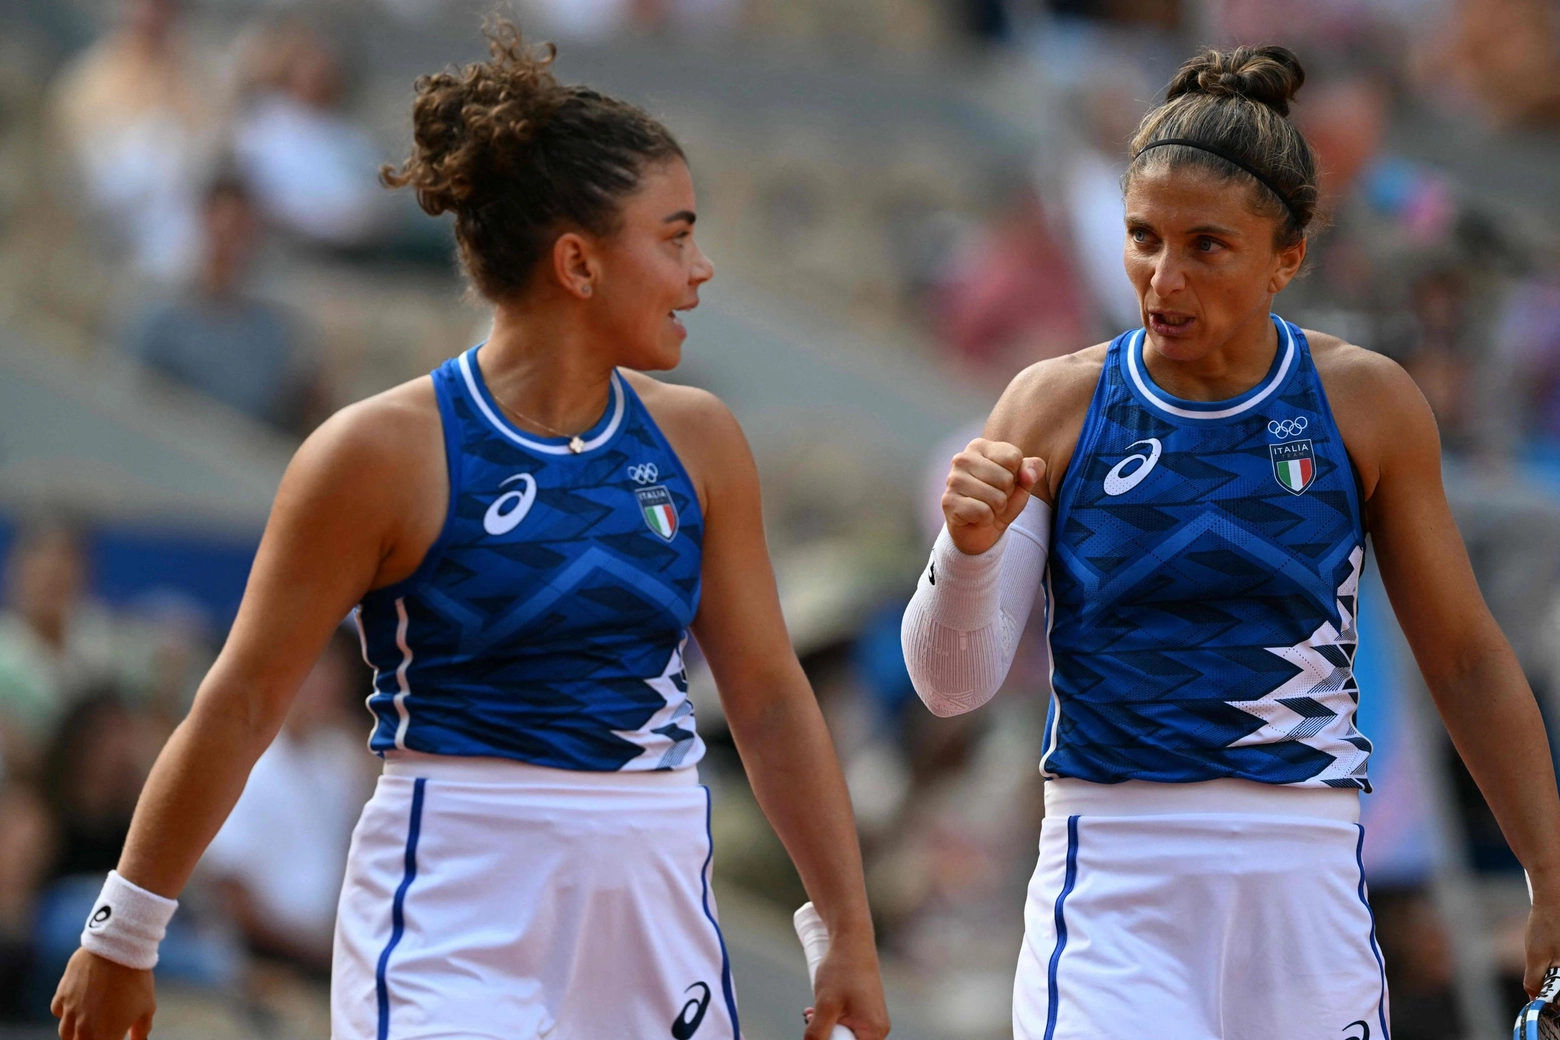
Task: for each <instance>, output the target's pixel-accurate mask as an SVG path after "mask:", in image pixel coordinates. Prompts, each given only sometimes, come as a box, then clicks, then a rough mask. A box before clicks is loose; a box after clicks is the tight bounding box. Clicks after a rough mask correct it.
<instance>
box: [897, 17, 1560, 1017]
mask: <svg viewBox="0 0 1560 1040" xmlns="http://www.w3.org/2000/svg"><path fill="white" fill-rule="evenodd" d="M1304 78H1305V77H1304V72H1303V71H1302V69H1301V67H1300V63H1299V62H1298V61H1297V60H1296V58H1295V56H1294V55H1293V54H1292V53H1290V52H1289V51H1288V50H1285V49H1284V48H1282V47H1260V48H1244V47H1243V48H1239V49H1236V50H1234V51H1229V52H1217V51H1207V52H1204V53H1203V54H1201V55H1199V56H1198V57H1196V58H1193V59H1192V60H1190V61H1188V62H1187V63H1186V64H1185V65H1184V66H1182V68H1181V69H1180V71H1179V72H1178V73H1177V74H1176V76H1175V78H1174V79H1173V80H1172V81H1171V83H1170V87H1169V90H1168V92H1167V96H1166V99H1165V102H1164V104H1162V105H1160V106H1159V107H1158V108H1156V109H1154V110H1153V111H1152V112H1150V113H1149V114H1148V115H1147V116H1146V117H1145V118H1144V120H1143V122H1142V124H1141V125H1140V126H1139V128H1138V130H1137V133H1136V134H1135V136H1134V138H1133V140H1132V142H1131V149H1130V156H1131V162H1130V165H1129V166H1128V169H1127V173H1126V176H1125V178H1124V181H1123V186H1124V192H1125V202H1126V236H1125V246H1124V256H1125V263H1126V272H1127V276H1128V277H1129V278H1130V279H1131V281H1132V284H1133V285H1134V286H1135V287H1136V289H1137V293H1138V299H1139V301H1140V305H1141V311H1142V321H1143V327H1142V328H1140V329H1137V330H1134V331H1131V332H1126V333H1123V334H1122V335H1120V336H1118V337H1117V338H1116V339H1114V340H1112V341H1111V342H1109V343H1106V344H1101V345H1099V346H1094V347H1090V348H1088V349H1086V350H1081V351H1079V352H1078V353H1076V354H1072V355H1069V356H1066V357H1061V358H1056V359H1054V360H1049V361H1044V362H1041V363H1040V364H1037V365H1034V366H1033V367H1031V368H1029V369H1026V370H1025V371H1023V372H1021V373H1020V374H1019V375H1018V376H1017V378H1015V379H1014V380H1013V382H1012V384H1011V385H1010V386H1009V387H1008V389H1007V392H1006V393H1005V394H1004V395H1003V397H1002V399H1001V401H1000V402H999V403H998V405H997V407H996V409H995V410H994V411H993V413H992V415H991V418H990V420H989V422H988V423H987V426H986V429H985V436H984V437H982V438H980V439H978V440H975V441H972V442H971V443H970V445H969V446H968V447H967V448H966V449H965V450H964V451H962V452H960V453H959V454H958V456H956V457H955V458H954V460H953V465H952V470H951V472H950V473H949V476H948V482H947V491H946V493H945V494H944V495H943V499H942V505H943V511H944V513H945V516H946V520H947V525H946V528H945V530H944V531H943V532H942V534H941V535H939V537H938V539H937V544H936V546H935V548H934V549H933V551H932V558H931V562H930V564H929V566H928V567H927V569H926V571H925V572H924V573H923V575H922V578H921V581H920V585H919V588H918V589H917V592H916V594H915V597H914V599H913V600H912V602H911V604H910V606H909V608H908V609H907V610H906V613H905V620H904V628H903V641H904V647H905V652H906V657H907V659H908V661H909V663H910V668H911V674H912V676H913V677H914V680H915V684H916V688H917V689H918V690H919V691H920V694H921V697H922V698H923V699H924V700H925V701H926V703H927V705H928V706H929V707H930V708H931V709H932V710H933V711H934V712H936V713H937V714H939V715H951V714H956V713H959V712H964V711H970V710H971V709H973V708H976V707H978V706H979V705H980V704H982V703H984V702H985V701H986V700H987V699H988V698H990V697H991V696H992V694H993V693H995V691H996V689H997V687H998V686H999V685H1000V684H1001V682H1002V680H1003V678H1004V676H1005V675H1006V673H1007V670H1008V666H1009V664H1010V662H1011V659H1012V655H1013V650H1014V644H1015V643H1016V641H1017V637H1018V633H1019V632H1020V631H1021V630H1022V629H1023V627H1024V623H1025V620H1026V619H1027V617H1028V615H1029V614H1030V612H1031V610H1032V609H1034V608H1035V605H1036V603H1037V601H1038V602H1039V603H1041V604H1042V605H1041V607H1040V609H1046V610H1048V612H1049V616H1048V618H1047V620H1048V627H1049V632H1050V646H1051V656H1052V662H1053V668H1054V675H1053V682H1052V690H1053V692H1052V700H1051V705H1050V712H1049V718H1048V721H1047V726H1046V738H1045V742H1044V748H1043V750H1042V751H1041V769H1042V771H1043V773H1044V775H1045V776H1046V778H1047V783H1046V818H1045V823H1044V826H1043V829H1042V831H1041V837H1040V858H1039V863H1038V866H1037V867H1036V870H1035V874H1034V878H1033V881H1032V882H1031V884H1030V889H1029V898H1028V904H1027V908H1026V910H1025V938H1024V943H1023V947H1022V950H1021V952H1020V955H1019V966H1018V974H1017V979H1016V982H1015V985H1014V994H1013V1031H1014V1035H1015V1036H1016V1037H1018V1038H1020V1040H1097V1038H1101V1037H1137V1036H1142V1037H1154V1038H1156V1040H1214V1038H1225V1040H1237V1038H1239V1040H1319V1038H1326V1037H1333V1038H1338V1040H1342V1038H1353V1040H1387V1038H1388V1036H1389V1029H1388V1009H1387V992H1386V973H1385V969H1384V966H1383V964H1382V960H1381V951H1380V949H1379V947H1378V946H1377V943H1376V936H1375V927H1374V924H1373V920H1372V917H1371V913H1370V909H1369V906H1368V905H1367V903H1366V893H1365V880H1364V877H1363V875H1362V872H1361V865H1360V848H1361V843H1362V840H1363V833H1362V831H1361V829H1360V826H1359V810H1360V795H1361V793H1362V792H1366V791H1369V789H1370V785H1369V780H1368V774H1367V769H1366V766H1367V762H1368V760H1369V757H1370V750H1371V747H1370V742H1369V740H1367V739H1366V737H1365V736H1364V735H1363V734H1361V733H1360V732H1359V730H1357V729H1356V728H1355V724H1354V719H1355V712H1356V708H1357V706H1358V703H1359V697H1360V691H1359V689H1358V687H1357V686H1356V685H1355V681H1354V678H1353V675H1352V665H1353V661H1354V654H1355V647H1356V640H1357V635H1356V629H1355V617H1356V614H1357V604H1356V599H1355V597H1356V595H1357V593H1358V587H1359V579H1360V571H1361V567H1362V566H1363V564H1364V559H1365V552H1366V535H1367V533H1368V534H1369V536H1370V544H1371V546H1372V547H1373V549H1374V551H1375V553H1376V560H1377V564H1378V566H1379V567H1380V571H1381V576H1382V579H1383V582H1384V584H1385V585H1386V589H1387V593H1388V595H1389V597H1390V598H1391V601H1392V605H1393V607H1394V609H1395V610H1396V613H1397V617H1398V621H1399V622H1400V624H1401V626H1402V628H1403V631H1404V633H1405V634H1406V635H1407V637H1408V641H1409V644H1410V645H1411V647H1412V648H1413V652H1414V654H1415V657H1416V658H1417V660H1418V663H1419V666H1420V669H1421V670H1422V671H1423V673H1424V676H1425V680H1426V682H1427V683H1428V685H1429V688H1430V691H1431V693H1432V694H1433V695H1434V698H1435V702H1436V705H1437V707H1438V708H1439V709H1440V712H1441V717H1442V718H1443V719H1444V721H1445V723H1446V727H1447V729H1448V730H1450V732H1451V735H1452V739H1453V741H1454V743H1455V744H1456V747H1457V750H1458V751H1459V753H1460V754H1461V755H1462V757H1463V760H1464V761H1465V762H1466V763H1467V765H1468V768H1469V770H1470V772H1471V773H1472V774H1473V777H1474V779H1475V780H1476V781H1477V782H1478V784H1479V787H1480V789H1481V790H1482V791H1483V792H1484V796H1485V798H1486V799H1487V800H1488V802H1489V804H1490V807H1491V808H1492V809H1493V810H1494V812H1495V816H1496V818H1497V819H1498V820H1499V821H1500V825H1501V828H1502V830H1503V831H1504V833H1505V835H1506V839H1507V841H1509V842H1510V844H1511V847H1512V849H1513V851H1515V853H1516V854H1517V857H1518V859H1520V860H1521V861H1522V865H1523V866H1524V867H1525V868H1527V872H1528V876H1529V877H1530V878H1531V881H1532V887H1533V906H1532V912H1531V916H1530V917H1529V921H1528V928H1527V972H1526V976H1525V979H1524V982H1525V984H1526V986H1527V988H1528V991H1529V992H1530V993H1531V992H1533V991H1534V990H1535V989H1536V988H1537V986H1538V983H1539V979H1540V977H1541V976H1542V975H1543V973H1544V971H1545V969H1546V968H1547V967H1548V966H1550V965H1551V964H1554V963H1557V961H1560V797H1557V795H1556V791H1555V777H1554V771H1553V767H1552V765H1551V759H1550V753H1549V745H1548V742H1547V740H1546V738H1545V735H1544V725H1543V721H1542V720H1541V719H1540V717H1539V713H1538V707H1537V705H1536V704H1535V702H1534V699H1533V694H1532V692H1531V690H1529V688H1528V684H1527V682H1526V680H1525V679H1524V678H1523V674H1522V670H1521V668H1520V667H1518V664H1517V660H1516V658H1515V656H1514V655H1513V654H1512V651H1511V648H1510V646H1509V645H1508V643H1507V642H1506V639H1505V637H1504V636H1502V634H1501V632H1500V630H1499V628H1497V627H1496V624H1495V621H1494V620H1493V619H1492V618H1491V616H1490V612H1489V610H1488V609H1487V608H1486V606H1485V604H1484V600H1483V598H1482V597H1481V596H1480V594H1479V588H1478V585H1477V584H1476V583H1475V581H1474V576H1473V571H1472V569H1471V568H1470V566H1469V563H1468V557H1467V553H1466V552H1465V550H1464V548H1463V544H1462V540H1461V539H1460V537H1459V536H1458V533H1457V528H1456V526H1455V525H1454V524H1453V522H1452V516H1451V512H1450V511H1449V510H1448V508H1447V504H1446V496H1445V494H1444V492H1443V490H1442V487H1441V458H1440V445H1439V440H1438V436H1437V432H1436V425H1435V420H1434V419H1433V418H1432V416H1431V413H1430V409H1429V407H1428V406H1427V405H1426V403H1425V400H1424V398H1423V397H1422V396H1421V395H1420V393H1419V391H1418V390H1417V389H1416V388H1415V386H1414V384H1413V382H1412V381H1411V380H1410V379H1409V377H1408V376H1407V375H1406V374H1405V373H1404V372H1403V370H1402V369H1401V368H1399V367H1398V366H1397V365H1396V364H1394V363H1393V362H1392V361H1390V360H1388V359H1386V358H1384V357H1382V356H1381V355H1379V354H1374V353H1371V352H1370V351H1367V350H1362V349H1360V348H1359V347H1355V346H1351V345H1349V344H1348V343H1344V342H1342V341H1341V340H1339V339H1337V338H1335V337H1333V336H1329V335H1326V334H1324V333H1320V332H1312V331H1307V330H1303V329H1300V328H1297V327H1296V326H1294V325H1292V324H1291V323H1289V322H1287V321H1284V320H1283V319H1282V318H1279V317H1277V316H1276V315H1274V314H1272V305H1273V298H1274V297H1275V296H1276V295H1277V294H1278V293H1279V292H1280V291H1282V290H1283V288H1284V287H1285V286H1286V285H1287V284H1288V283H1289V281H1290V280H1291V279H1292V278H1294V276H1295V274H1296V272H1297V271H1299V270H1300V267H1301V264H1302V263H1303V261H1304V260H1305V254H1306V230H1307V228H1308V226H1310V224H1311V223H1312V220H1313V217H1314V214H1315V211H1316V205H1317V189H1316V171H1315V160H1314V157H1313V154H1312V151H1311V148H1310V146H1309V145H1308V144H1307V142H1306V141H1305V139H1304V138H1303V137H1302V136H1301V134H1300V133H1299V131H1298V130H1296V129H1295V127H1294V126H1293V125H1292V124H1291V123H1290V121H1289V119H1288V118H1287V116H1288V112H1289V104H1290V101H1291V99H1292V98H1293V97H1294V96H1295V92H1296V91H1297V90H1298V89H1299V88H1300V85H1301V83H1302V82H1303V81H1304ZM1042 585H1044V587H1045V596H1044V598H1043V599H1042V598H1041V597H1040V596H1039V593H1040V590H1041V587H1042ZM1365 696H1370V691H1368V690H1367V691H1365Z"/></svg>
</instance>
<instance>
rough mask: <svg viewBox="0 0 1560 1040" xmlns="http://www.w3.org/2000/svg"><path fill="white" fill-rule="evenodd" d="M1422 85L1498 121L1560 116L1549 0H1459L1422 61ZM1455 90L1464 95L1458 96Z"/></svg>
mask: <svg viewBox="0 0 1560 1040" xmlns="http://www.w3.org/2000/svg"><path fill="white" fill-rule="evenodd" d="M1420 79H1421V80H1422V82H1423V83H1424V85H1425V87H1426V88H1427V89H1428V90H1429V91H1431V92H1433V94H1439V95H1441V97H1442V98H1443V100H1447V101H1450V102H1452V103H1453V104H1454V105H1455V104H1457V103H1458V102H1460V101H1462V100H1463V99H1464V98H1466V99H1468V100H1471V101H1472V102H1474V103H1475V104H1477V105H1478V106H1479V107H1481V108H1482V109H1483V110H1484V111H1485V112H1486V113H1487V114H1488V115H1489V116H1491V117H1492V118H1493V119H1494V120H1495V121H1496V122H1498V123H1502V124H1510V123H1539V124H1545V125H1549V126H1553V125H1555V124H1556V122H1557V121H1560V18H1557V15H1556V11H1555V5H1554V4H1553V3H1551V2H1549V0H1455V3H1454V4H1453V12H1452V17H1451V19H1450V21H1449V24H1448V27H1447V31H1446V32H1445V34H1444V35H1443V37H1442V38H1441V40H1440V41H1439V43H1438V45H1437V46H1435V47H1433V48H1432V49H1431V50H1430V51H1429V52H1428V53H1427V54H1426V55H1425V60H1423V61H1422V62H1421V76H1420ZM1455 92H1460V95H1461V96H1459V94H1458V93H1455Z"/></svg>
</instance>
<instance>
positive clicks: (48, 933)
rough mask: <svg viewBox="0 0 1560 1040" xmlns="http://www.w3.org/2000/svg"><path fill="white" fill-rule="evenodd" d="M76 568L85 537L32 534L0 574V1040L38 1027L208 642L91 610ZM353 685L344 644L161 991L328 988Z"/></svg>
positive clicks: (353, 740)
mask: <svg viewBox="0 0 1560 1040" xmlns="http://www.w3.org/2000/svg"><path fill="white" fill-rule="evenodd" d="M91 555H92V554H91V548H90V540H89V534H88V532H87V531H86V530H85V529H84V528H82V527H80V526H77V525H75V524H73V523H72V522H70V521H69V520H68V519H65V518H61V517H54V516H44V515H40V516H37V517H34V518H31V519H29V520H28V521H27V522H25V523H23V524H21V525H20V526H19V527H18V528H17V529H16V530H15V532H14V533H13V535H12V537H11V541H10V546H9V550H8V551H7V553H6V555H5V558H4V571H3V573H4V597H3V600H0V778H3V779H0V1021H11V1022H17V1021H23V1022H25V1021H40V1020H44V1019H46V1017H47V1010H48V1002H49V998H50V997H51V996H52V994H53V987H54V983H55V982H56V981H57V980H58V978H59V973H60V972H61V970H63V967H64V964H65V961H66V959H68V958H69V956H70V955H71V954H72V953H73V952H74V951H75V948H76V946H77V944H78V936H79V935H80V932H81V922H82V921H83V920H84V919H85V918H84V915H85V914H86V913H87V912H88V911H89V910H90V909H91V905H92V902H93V900H94V899H96V897H97V892H98V889H99V888H100V887H101V885H102V880H103V876H104V875H105V874H106V873H107V872H108V871H109V870H110V869H112V868H113V867H114V866H115V865H116V864H117V863H118V860H119V854H120V850H121V848H122V846H123V844H124V840H125V836H126V834H127V833H128V831H129V827H130V818H131V814H132V812H133V810H134V808H135V804H136V799H137V798H138V797H139V795H140V792H141V788H142V785H143V784H144V783H145V781H146V777H147V773H148V771H149V769H150V767H151V765H152V762H153V760H154V759H155V757H156V755H157V752H158V751H159V750H160V749H161V747H162V745H163V743H164V741H166V739H167V738H168V736H169V734H170V733H171V732H172V730H173V727H174V726H175V725H176V724H177V722H178V721H179V719H180V718H182V717H183V715H184V713H185V712H186V711H187V710H188V708H189V704H190V701H191V698H192V696H193V694H194V690H195V687H196V685H197V684H198V682H199V680H200V679H201V677H202V676H203V675H204V673H205V670H206V668H207V667H209V665H210V664H211V662H212V660H213V658H214V654H215V651H216V648H217V638H218V636H219V635H220V633H219V632H217V631H215V630H214V628H213V627H212V626H211V625H210V624H209V623H208V619H207V618H205V617H204V615H203V614H202V612H201V611H200V610H199V609H198V608H196V607H195V606H193V605H191V604H181V603H178V602H177V601H173V600H170V599H169V598H168V597H161V598H153V599H151V600H149V601H145V602H134V603H129V604H123V605H120V606H119V607H118V608H115V609H111V608H109V607H108V606H106V605H105V604H103V603H101V602H99V601H97V600H96V599H95V598H94V597H93V596H92V595H91V594H90V592H89V590H90V588H91V586H92V573H91V566H92V561H91ZM368 681H369V680H368V677H367V674H366V668H365V666H364V665H363V663H362V660H361V657H360V655H359V649H358V643H357V638H356V635H355V633H352V632H348V631H342V632H340V633H338V634H337V636H336V637H335V638H334V639H333V641H332V642H331V643H330V645H329V646H328V648H327V649H326V651H325V653H324V655H323V656H322V657H321V659H320V661H319V662H318V663H317V664H316V666H315V667H314V669H313V671H312V672H311V673H310V674H309V677H308V678H307V680H306V681H305V682H304V684H303V687H302V689H301V690H300V692H299V695H298V699H297V701H296V702H295V704H294V705H293V707H292V710H291V712H290V713H289V714H288V716H287V720H286V722H285V723H284V725H283V727H282V730H281V733H280V734H279V735H278V737H277V739H276V741H275V743H274V744H273V745H272V746H271V748H270V749H269V750H268V751H267V752H266V753H265V754H264V755H263V756H262V758H261V759H260V761H259V763H258V764H257V765H256V767H255V771H254V773H253V774H252V775H251V777H250V780H249V784H248V786H247V787H246V789H245V791H244V794H243V796H242V798H241V799H240V801H239V803H238V806H237V808H236V809H235V810H234V813H233V815H232V817H231V818H230V819H229V820H228V822H227V823H226V824H225V825H224V827H223V828H222V830H221V831H220V832H219V833H218V835H217V836H216V839H215V840H214V841H213V843H212V845H211V847H210V849H209V850H208V851H207V853H206V855H205V857H204V858H203V859H202V861H201V865H200V867H199V868H198V871H197V873H196V877H195V879H194V881H193V883H192V885H191V887H190V888H189V890H188V891H187V892H186V894H185V896H184V897H183V903H184V907H185V909H184V910H182V911H181V912H180V914H179V916H178V918H177V919H176V921H175V923H174V926H173V929H172V931H171V932H170V934H169V938H168V940H167V942H165V944H164V946H163V950H162V958H161V962H160V965H159V968H158V972H159V975H160V976H161V977H163V978H164V979H165V980H167V981H168V982H170V983H171V984H172V985H174V986H175V987H177V986H179V985H180V984H185V985H188V986H193V987H202V988H213V989H227V990H228V991H230V992H234V993H240V994H245V993H248V992H249V991H250V989H251V988H252V987H253V986H254V985H255V980H256V976H255V975H254V973H253V971H252V968H253V966H254V965H255V964H256V963H263V964H264V965H266V966H268V967H269V968H270V970H271V976H269V977H270V978H273V979H274V978H275V977H276V975H277V973H278V972H280V973H282V974H283V975H284V976H290V977H292V978H295V979H296V980H297V981H298V983H299V984H302V985H306V984H308V982H309V980H313V981H314V983H315V984H318V983H319V982H320V980H323V979H325V978H327V977H328V972H329V967H330V946H331V931H332V926H333V922H334V919H335V903H336V895H337V892H338V890H339V887H340V883H341V873H342V870H343V868H344V866H345V863H346V854H347V841H348V838H349V836H350V834H351V829H352V826H353V824H354V823H355V822H356V818H357V814H358V811H359V809H360V808H361V807H362V804H363V802H364V800H365V799H366V798H367V796H368V793H369V788H370V785H371V784H372V779H373V775H374V769H373V762H374V760H373V758H372V756H370V755H369V754H368V753H367V751H366V749H365V747H364V743H363V733H364V717H363V715H362V714H360V708H359V707H358V705H359V704H360V703H361V697H362V696H363V691H364V689H365V688H366V686H367V684H368ZM259 977H260V978H265V977H266V976H263V975H262V976H259ZM255 1008H256V1013H263V1012H264V1008H265V1004H264V1000H263V999H261V997H259V996H256V997H255Z"/></svg>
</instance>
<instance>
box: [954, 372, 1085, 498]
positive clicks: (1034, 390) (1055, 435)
mask: <svg viewBox="0 0 1560 1040" xmlns="http://www.w3.org/2000/svg"><path fill="white" fill-rule="evenodd" d="M1109 349H1110V344H1109V343H1097V344H1095V345H1094V346H1092V347H1085V348H1084V349H1082V350H1079V351H1075V352H1074V353H1071V354H1063V355H1062V356H1061V357H1054V358H1048V359H1046V360H1045V361H1039V362H1036V363H1035V364H1033V365H1030V366H1029V367H1028V368H1026V369H1024V370H1023V371H1022V372H1020V373H1019V374H1018V375H1016V376H1014V377H1013V381H1012V382H1011V383H1009V384H1008V388H1007V389H1006V390H1005V391H1003V394H1002V399H1001V400H999V401H998V402H997V406H996V408H994V409H992V412H991V418H990V419H988V420H987V421H986V431H985V435H986V437H987V438H989V439H991V440H999V441H1006V442H1008V443H1009V444H1016V445H1018V447H1019V448H1021V449H1022V450H1023V452H1024V454H1025V455H1026V456H1036V457H1039V458H1042V459H1044V460H1045V464H1046V484H1047V486H1048V487H1049V489H1050V492H1051V494H1050V495H1047V496H1045V497H1047V498H1048V499H1049V498H1054V495H1055V494H1056V493H1057V492H1058V491H1059V490H1060V488H1061V481H1062V477H1063V476H1064V475H1066V472H1067V466H1068V464H1069V463H1070V462H1071V461H1072V455H1073V449H1074V448H1076V447H1077V445H1078V436H1079V435H1080V434H1081V433H1082V432H1083V420H1084V418H1085V417H1086V416H1087V415H1088V414H1089V402H1090V401H1091V400H1093V398H1094V389H1095V387H1096V386H1098V385H1099V381H1100V373H1101V372H1102V371H1104V368H1105V357H1106V354H1107V353H1108V351H1109Z"/></svg>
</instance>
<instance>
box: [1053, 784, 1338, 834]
mask: <svg viewBox="0 0 1560 1040" xmlns="http://www.w3.org/2000/svg"><path fill="white" fill-rule="evenodd" d="M1045 813H1046V815H1047V816H1178V815H1195V814H1200V813H1238V814H1242V815H1247V816H1303V817H1310V818H1312V819H1323V820H1338V821H1340V822H1342V823H1359V822H1360V793H1359V792H1358V791H1356V790H1353V789H1350V788H1340V787H1282V786H1279V785H1277V784H1259V783H1255V782H1253V781H1251V780H1235V779H1229V778H1225V779H1219V780H1199V781H1198V782H1196V783H1190V784H1160V783H1153V782H1150V781H1147V780H1126V781H1123V782H1122V783H1119V784H1095V783H1090V782H1089V781H1087V780H1076V779H1073V778H1071V777H1062V778H1059V779H1056V780H1047V781H1046V784H1045Z"/></svg>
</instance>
